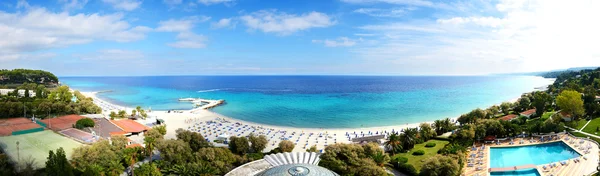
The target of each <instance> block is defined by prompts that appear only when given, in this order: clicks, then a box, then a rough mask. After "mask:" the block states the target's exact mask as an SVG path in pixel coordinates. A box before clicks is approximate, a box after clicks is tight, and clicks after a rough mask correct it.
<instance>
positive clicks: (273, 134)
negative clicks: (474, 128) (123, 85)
mask: <svg viewBox="0 0 600 176" xmlns="http://www.w3.org/2000/svg"><path fill="white" fill-rule="evenodd" d="M82 94H84V95H85V96H88V97H92V98H93V99H94V103H96V104H97V105H99V106H100V107H101V108H103V111H102V113H103V114H104V115H107V116H108V115H109V114H110V112H111V110H112V111H115V112H116V111H118V110H126V111H127V112H128V113H130V112H131V110H132V109H133V108H129V107H123V106H118V105H114V104H112V103H110V102H108V101H105V100H102V99H100V98H98V97H97V96H96V94H97V93H96V92H82ZM517 100H518V98H515V99H511V100H509V101H511V102H515V101H517ZM465 113H466V112H465ZM148 115H149V118H147V119H146V120H138V122H140V123H142V124H150V123H152V122H155V121H156V118H159V119H163V120H164V121H165V124H167V134H166V136H165V138H167V139H175V138H176V133H175V131H176V130H177V129H179V128H183V129H187V130H191V131H195V132H199V133H201V134H202V136H204V137H205V138H207V139H208V140H210V141H213V140H215V139H217V138H219V136H221V137H225V136H239V137H241V136H248V135H249V134H250V133H254V134H256V135H266V136H267V139H268V140H269V143H268V145H267V148H266V149H265V150H264V151H263V152H268V151H270V150H272V149H274V148H276V147H277V144H278V143H279V142H280V141H281V140H284V139H287V140H290V141H292V142H294V143H296V147H295V148H294V151H296V152H298V151H305V150H306V149H308V148H310V147H311V146H313V145H315V146H316V147H317V149H318V150H322V149H324V148H325V147H326V146H327V145H331V144H334V143H351V140H350V139H351V138H354V137H362V136H363V134H364V136H370V135H377V134H387V133H391V132H392V131H401V130H403V129H406V128H415V127H418V126H419V124H420V123H411V124H404V125H393V126H383V127H365V128H329V129H328V128H296V127H286V126H273V125H264V124H258V123H253V122H247V121H242V120H238V119H234V118H231V117H227V116H224V115H221V114H218V113H215V112H211V111H210V110H204V109H192V110H181V111H178V112H177V113H174V112H171V113H168V112H167V111H151V112H148ZM451 120H452V121H456V118H451ZM423 123H429V124H431V123H433V121H428V122H423ZM311 134H312V135H311ZM216 145H217V146H225V145H224V144H216Z"/></svg>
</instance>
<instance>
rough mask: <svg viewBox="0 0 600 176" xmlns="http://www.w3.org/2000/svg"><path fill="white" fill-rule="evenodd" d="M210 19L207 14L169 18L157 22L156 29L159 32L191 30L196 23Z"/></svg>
mask: <svg viewBox="0 0 600 176" xmlns="http://www.w3.org/2000/svg"><path fill="white" fill-rule="evenodd" d="M208 20H210V17H208V16H190V17H185V18H181V19H177V20H176V19H169V20H166V21H160V22H158V24H159V26H158V27H157V28H156V30H157V31H161V32H182V31H189V30H191V29H192V28H193V27H194V25H195V24H196V23H201V22H205V21H208Z"/></svg>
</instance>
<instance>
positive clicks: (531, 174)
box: [490, 169, 540, 176]
mask: <svg viewBox="0 0 600 176" xmlns="http://www.w3.org/2000/svg"><path fill="white" fill-rule="evenodd" d="M490 175H491V176H496V175H497V176H540V173H539V172H538V171H537V170H535V169H524V170H517V171H505V172H492V173H490Z"/></svg>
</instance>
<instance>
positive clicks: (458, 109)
mask: <svg viewBox="0 0 600 176" xmlns="http://www.w3.org/2000/svg"><path fill="white" fill-rule="evenodd" d="M60 79H61V81H62V82H63V83H65V84H68V85H69V86H71V87H72V88H74V89H78V90H81V91H106V90H112V92H107V93H100V94H98V95H99V97H101V98H104V99H106V100H108V101H110V102H112V103H115V104H119V105H125V106H138V105H139V106H142V107H144V108H148V107H151V108H152V109H154V110H169V109H191V108H192V104H191V103H189V102H178V101H177V99H179V98H186V97H195V98H205V99H224V100H226V102H227V103H226V104H225V105H222V106H219V107H217V108H214V109H213V111H215V112H217V113H220V114H223V115H226V116H229V117H232V118H237V119H241V120H246V121H251V122H257V123H263V124H270V125H280V126H293V127H313V128H325V127H327V128H351V127H372V126H389V125H402V124H406V123H418V122H423V121H433V120H436V119H441V118H446V117H456V116H459V115H460V114H462V113H466V112H468V111H470V110H472V109H475V108H478V107H480V108H485V107H488V106H491V105H493V104H498V103H501V102H503V101H507V100H510V99H513V98H516V97H519V96H520V95H521V94H522V93H524V92H529V91H532V90H534V88H535V87H539V86H544V85H547V84H550V83H551V80H548V79H543V78H541V77H531V76H152V77H63V78H60Z"/></svg>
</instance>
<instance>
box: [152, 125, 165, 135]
mask: <svg viewBox="0 0 600 176" xmlns="http://www.w3.org/2000/svg"><path fill="white" fill-rule="evenodd" d="M152 128H153V129H155V130H157V131H158V133H160V134H161V135H163V136H164V135H167V125H158V126H154V127H152Z"/></svg>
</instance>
